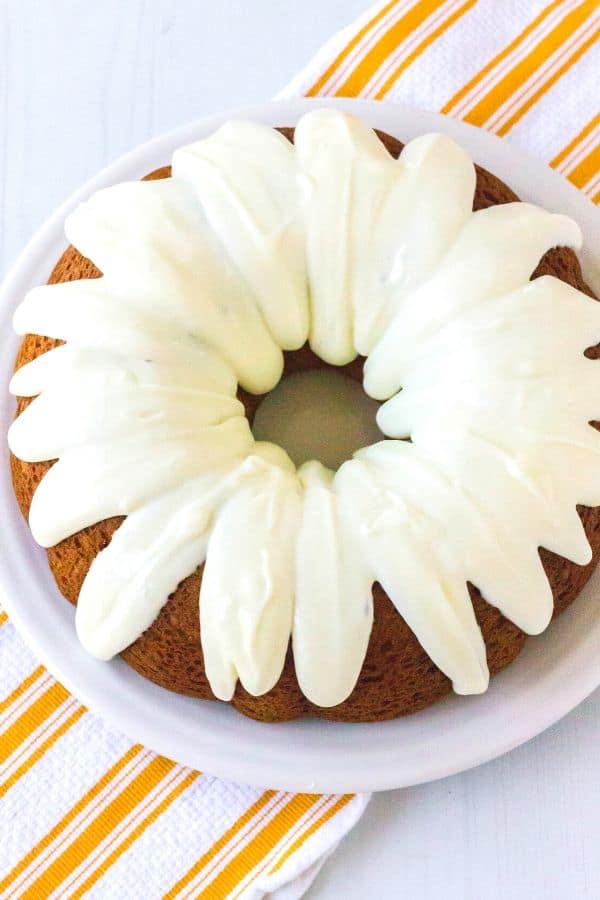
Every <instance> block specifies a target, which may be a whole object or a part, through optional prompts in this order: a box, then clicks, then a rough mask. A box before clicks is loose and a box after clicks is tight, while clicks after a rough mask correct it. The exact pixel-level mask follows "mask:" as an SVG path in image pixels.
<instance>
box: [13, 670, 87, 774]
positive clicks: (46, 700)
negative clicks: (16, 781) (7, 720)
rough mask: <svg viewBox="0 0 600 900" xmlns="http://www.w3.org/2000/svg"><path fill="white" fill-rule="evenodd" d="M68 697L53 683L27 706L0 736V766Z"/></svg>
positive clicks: (56, 682) (60, 686)
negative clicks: (0, 736) (0, 737)
mask: <svg viewBox="0 0 600 900" xmlns="http://www.w3.org/2000/svg"><path fill="white" fill-rule="evenodd" d="M69 696H70V695H69V694H68V693H67V691H66V690H65V688H64V687H63V686H62V684H59V683H58V681H55V682H54V683H53V684H51V685H50V687H48V688H46V690H45V691H43V692H42V693H41V694H40V696H39V697H38V698H37V699H36V700H34V701H33V703H31V704H30V705H29V706H27V707H26V708H25V709H24V710H23V712H22V713H21V715H20V716H19V717H18V718H17V719H15V721H14V722H13V723H12V725H10V726H9V727H8V728H7V729H6V731H5V732H4V734H3V735H2V741H1V742H0V764H2V763H3V762H5V760H7V759H8V757H9V756H12V754H13V753H14V752H15V750H17V748H18V747H19V746H20V744H22V743H23V741H25V740H26V739H27V738H28V737H29V735H30V734H32V733H33V732H34V731H35V730H36V728H39V727H40V725H42V724H43V722H44V721H45V720H46V719H47V718H48V717H49V716H51V715H52V714H53V713H55V712H56V711H57V709H58V708H59V707H60V706H62V704H63V703H64V702H65V701H66V700H68V699H69Z"/></svg>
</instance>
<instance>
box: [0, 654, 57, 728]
mask: <svg viewBox="0 0 600 900" xmlns="http://www.w3.org/2000/svg"><path fill="white" fill-rule="evenodd" d="M45 674H46V670H45V669H44V667H43V666H38V667H37V669H34V670H33V672H32V673H31V675H28V676H27V678H26V679H25V680H24V681H22V682H21V684H20V685H19V686H18V687H17V688H15V689H14V691H13V692H12V693H11V694H9V695H8V697H6V698H5V699H4V700H3V701H2V702H1V703H0V717H1V716H2V715H3V713H5V712H6V711H7V710H8V708H9V707H10V706H12V705H13V704H14V702H15V700H18V699H19V697H21V696H22V695H23V694H24V693H25V691H26V690H28V689H29V688H30V687H31V685H32V684H33V683H34V681H38V680H39V679H40V678H41V677H42V676H43V675H45ZM0 724H2V720H1V718H0Z"/></svg>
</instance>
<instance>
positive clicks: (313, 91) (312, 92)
mask: <svg viewBox="0 0 600 900" xmlns="http://www.w3.org/2000/svg"><path fill="white" fill-rule="evenodd" d="M395 5H396V0H391V3H387V4H386V5H385V6H384V7H383V9H381V10H380V11H379V12H378V13H377V15H376V16H374V18H372V19H371V20H370V21H369V22H367V24H366V25H365V26H364V27H363V28H361V29H360V31H359V32H358V33H357V34H355V35H354V37H353V38H352V40H351V41H349V43H348V44H346V46H345V47H344V49H343V50H342V51H341V53H339V54H338V55H337V56H336V58H335V59H334V61H333V62H332V63H331V65H330V66H329V67H328V68H327V69H326V70H325V72H323V74H322V75H321V77H320V78H319V80H318V81H316V82H315V84H313V86H312V87H311V88H310V89H309V90H308V91H307V93H306V96H307V97H316V96H317V94H318V93H319V91H320V90H321V89H322V87H323V85H324V84H326V83H327V82H328V81H329V79H330V78H331V76H332V75H333V74H334V72H335V71H336V70H337V69H338V67H339V66H341V64H342V63H343V62H344V60H345V59H346V58H347V57H348V56H349V55H350V53H351V52H352V51H353V50H354V48H355V47H356V46H357V45H358V44H359V43H360V42H361V41H362V39H363V38H364V37H365V36H366V35H367V34H368V32H369V31H371V29H373V28H374V27H375V25H377V23H378V22H380V21H381V20H382V19H383V18H384V16H386V15H387V14H388V12H389V11H390V10H391V9H392V7H393V6H395Z"/></svg>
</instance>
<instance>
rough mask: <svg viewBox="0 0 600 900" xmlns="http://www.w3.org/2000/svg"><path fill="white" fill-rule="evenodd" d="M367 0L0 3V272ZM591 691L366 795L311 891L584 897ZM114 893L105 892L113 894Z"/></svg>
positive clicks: (592, 852) (319, 895)
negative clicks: (502, 740)
mask: <svg viewBox="0 0 600 900" xmlns="http://www.w3.org/2000/svg"><path fill="white" fill-rule="evenodd" d="M364 5H365V0H302V2H292V0H287V2H286V0H211V2H208V0H147V2H143V0H97V2H94V3H91V2H89V0H51V2H50V0H45V2H44V0H2V2H1V3H0V216H1V227H0V272H4V271H5V270H6V267H7V266H8V265H9V264H10V262H11V261H12V260H13V259H14V257H15V256H16V254H17V253H18V251H19V250H20V249H21V247H22V246H23V245H24V244H25V242H26V241H27V239H28V238H29V237H30V236H31V234H32V233H33V232H34V231H35V230H36V228H37V227H38V226H39V225H40V224H41V222H42V221H43V220H44V218H45V217H46V216H47V215H48V214H49V213H50V212H51V211H52V209H53V208H54V207H55V206H56V205H57V204H58V203H59V202H60V201H61V200H63V199H64V198H65V197H66V196H67V195H68V194H69V193H71V191H72V190H73V189H74V188H76V187H77V186H78V185H80V184H81V183H82V182H83V181H85V180H86V179H87V178H88V177H89V176H90V175H92V174H94V173H95V172H96V171H97V170H98V169H100V168H101V167H102V166H104V165H105V164H106V163H107V162H109V161H110V160H112V159H114V158H115V157H117V156H119V155H120V154H121V153H123V152H124V151H125V150H127V149H129V148H131V147H133V146H135V145H136V144H138V143H140V142H142V141H144V140H146V139H147V138H148V137H150V136H152V135H154V134H158V133H160V132H162V131H165V130H167V129H169V128H171V127H173V126H175V125H179V124H181V123H184V122H186V121H189V120H191V119H194V118H199V117H201V116H203V115H206V114H208V113H211V112H216V111H218V110H221V109H226V108H229V107H235V106H241V105H244V104H249V103H253V102H259V101H261V100H264V99H267V98H268V97H270V96H272V95H273V94H274V93H275V92H276V91H277V90H278V89H279V88H280V87H281V86H283V85H284V84H285V83H286V82H287V81H288V79H289V78H290V77H291V76H292V75H293V74H294V73H295V72H296V71H297V70H298V69H299V68H300V67H301V66H302V64H303V63H304V62H305V61H306V60H308V59H309V58H310V56H311V54H312V53H313V52H314V50H316V49H317V47H318V46H319V45H320V44H321V43H322V42H323V41H324V40H325V39H326V38H327V37H328V36H329V35H330V34H331V33H332V32H333V31H334V30H336V29H337V28H339V27H341V26H342V25H344V24H346V22H347V21H349V20H350V19H352V18H353V17H354V16H355V15H356V14H357V13H358V12H360V11H361V10H362V9H363V8H364ZM599 748H600V693H597V694H596V695H595V696H594V697H592V698H591V699H590V700H588V701H587V702H586V703H584V704H583V705H582V706H581V707H579V709H577V710H575V711H574V712H573V713H572V714H571V715H570V716H568V717H567V718H566V719H565V720H563V722H561V723H560V724H559V725H557V726H555V727H554V728H553V729H551V730H550V731H548V732H546V733H545V734H544V735H542V736H541V737H539V738H537V739H536V740H534V741H532V742H531V743H530V744H528V745H527V746H525V747H522V748H521V749H519V750H517V751H515V752H513V753H511V754H510V755H509V756H507V757H504V758H502V759H500V760H497V761H496V762H493V763H490V764H488V765H486V766H483V767H481V768H480V769H476V770H474V771H471V772H468V773H466V774H464V775H460V776H456V777H454V778H450V779H447V780H445V781H442V782H438V783H436V784H430V785H426V786H422V787H416V788H412V789H410V790H404V791H396V792H391V793H387V794H380V795H378V796H377V797H375V798H374V799H373V801H372V803H371V805H370V807H369V809H368V811H367V813H366V814H365V816H364V818H363V820H362V822H361V824H360V825H359V826H358V827H357V828H356V829H355V830H354V832H353V833H352V834H351V835H350V837H349V838H348V839H347V840H346V841H345V842H344V844H343V845H342V846H341V848H340V849H339V850H338V852H337V853H336V854H335V856H334V857H333V858H332V859H331V860H330V861H329V862H328V864H327V866H326V867H325V869H324V870H323V872H322V873H321V875H320V877H319V879H318V881H317V883H316V884H315V886H314V887H313V889H312V891H311V893H310V896H311V897H312V898H314V900H338V898H341V897H343V898H345V900H355V898H356V900H357V898H369V900H371V898H375V900H387V898H403V897H407V898H412V900H496V898H497V900H500V898H502V900H507V898H508V900H537V898H544V900H584V898H585V900H597V898H600V778H599V774H600V760H599V757H598V751H599ZM111 900H112V898H111Z"/></svg>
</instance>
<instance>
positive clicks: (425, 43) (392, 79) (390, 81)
mask: <svg viewBox="0 0 600 900" xmlns="http://www.w3.org/2000/svg"><path fill="white" fill-rule="evenodd" d="M476 3H477V0H467V2H466V3H463V5H462V6H459V7H458V9H455V10H454V12H452V13H451V14H450V15H449V16H448V18H446V19H444V20H443V21H442V23H441V24H440V25H439V26H438V27H437V28H435V29H434V30H433V31H432V32H431V33H430V34H428V35H426V37H424V38H423V40H422V41H421V42H420V43H419V44H418V45H417V47H415V49H414V50H413V51H412V52H411V53H409V54H408V55H407V56H405V57H404V59H403V60H402V62H401V63H400V64H399V65H398V66H397V67H396V69H394V71H393V72H392V74H391V75H390V76H389V78H387V79H386V81H385V83H384V85H383V87H381V88H380V89H379V90H378V91H377V93H376V94H375V100H382V99H383V98H384V97H385V95H386V94H387V93H388V91H389V90H390V89H391V88H392V87H393V85H394V84H395V83H396V81H397V80H398V78H399V77H400V75H401V74H402V73H403V72H404V71H405V69H407V68H408V67H409V66H410V65H412V63H413V62H414V61H415V59H417V57H418V56H420V55H421V54H422V53H423V51H424V50H426V49H427V47H429V46H430V44H432V43H433V42H434V41H436V40H437V39H438V38H439V37H440V36H441V35H442V34H444V32H445V31H447V30H448V29H449V28H450V27H451V26H452V25H454V23H455V22H456V21H458V19H460V18H461V17H462V16H464V14H465V13H466V12H467V11H468V10H469V9H471V8H472V7H473V6H475V4H476Z"/></svg>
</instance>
